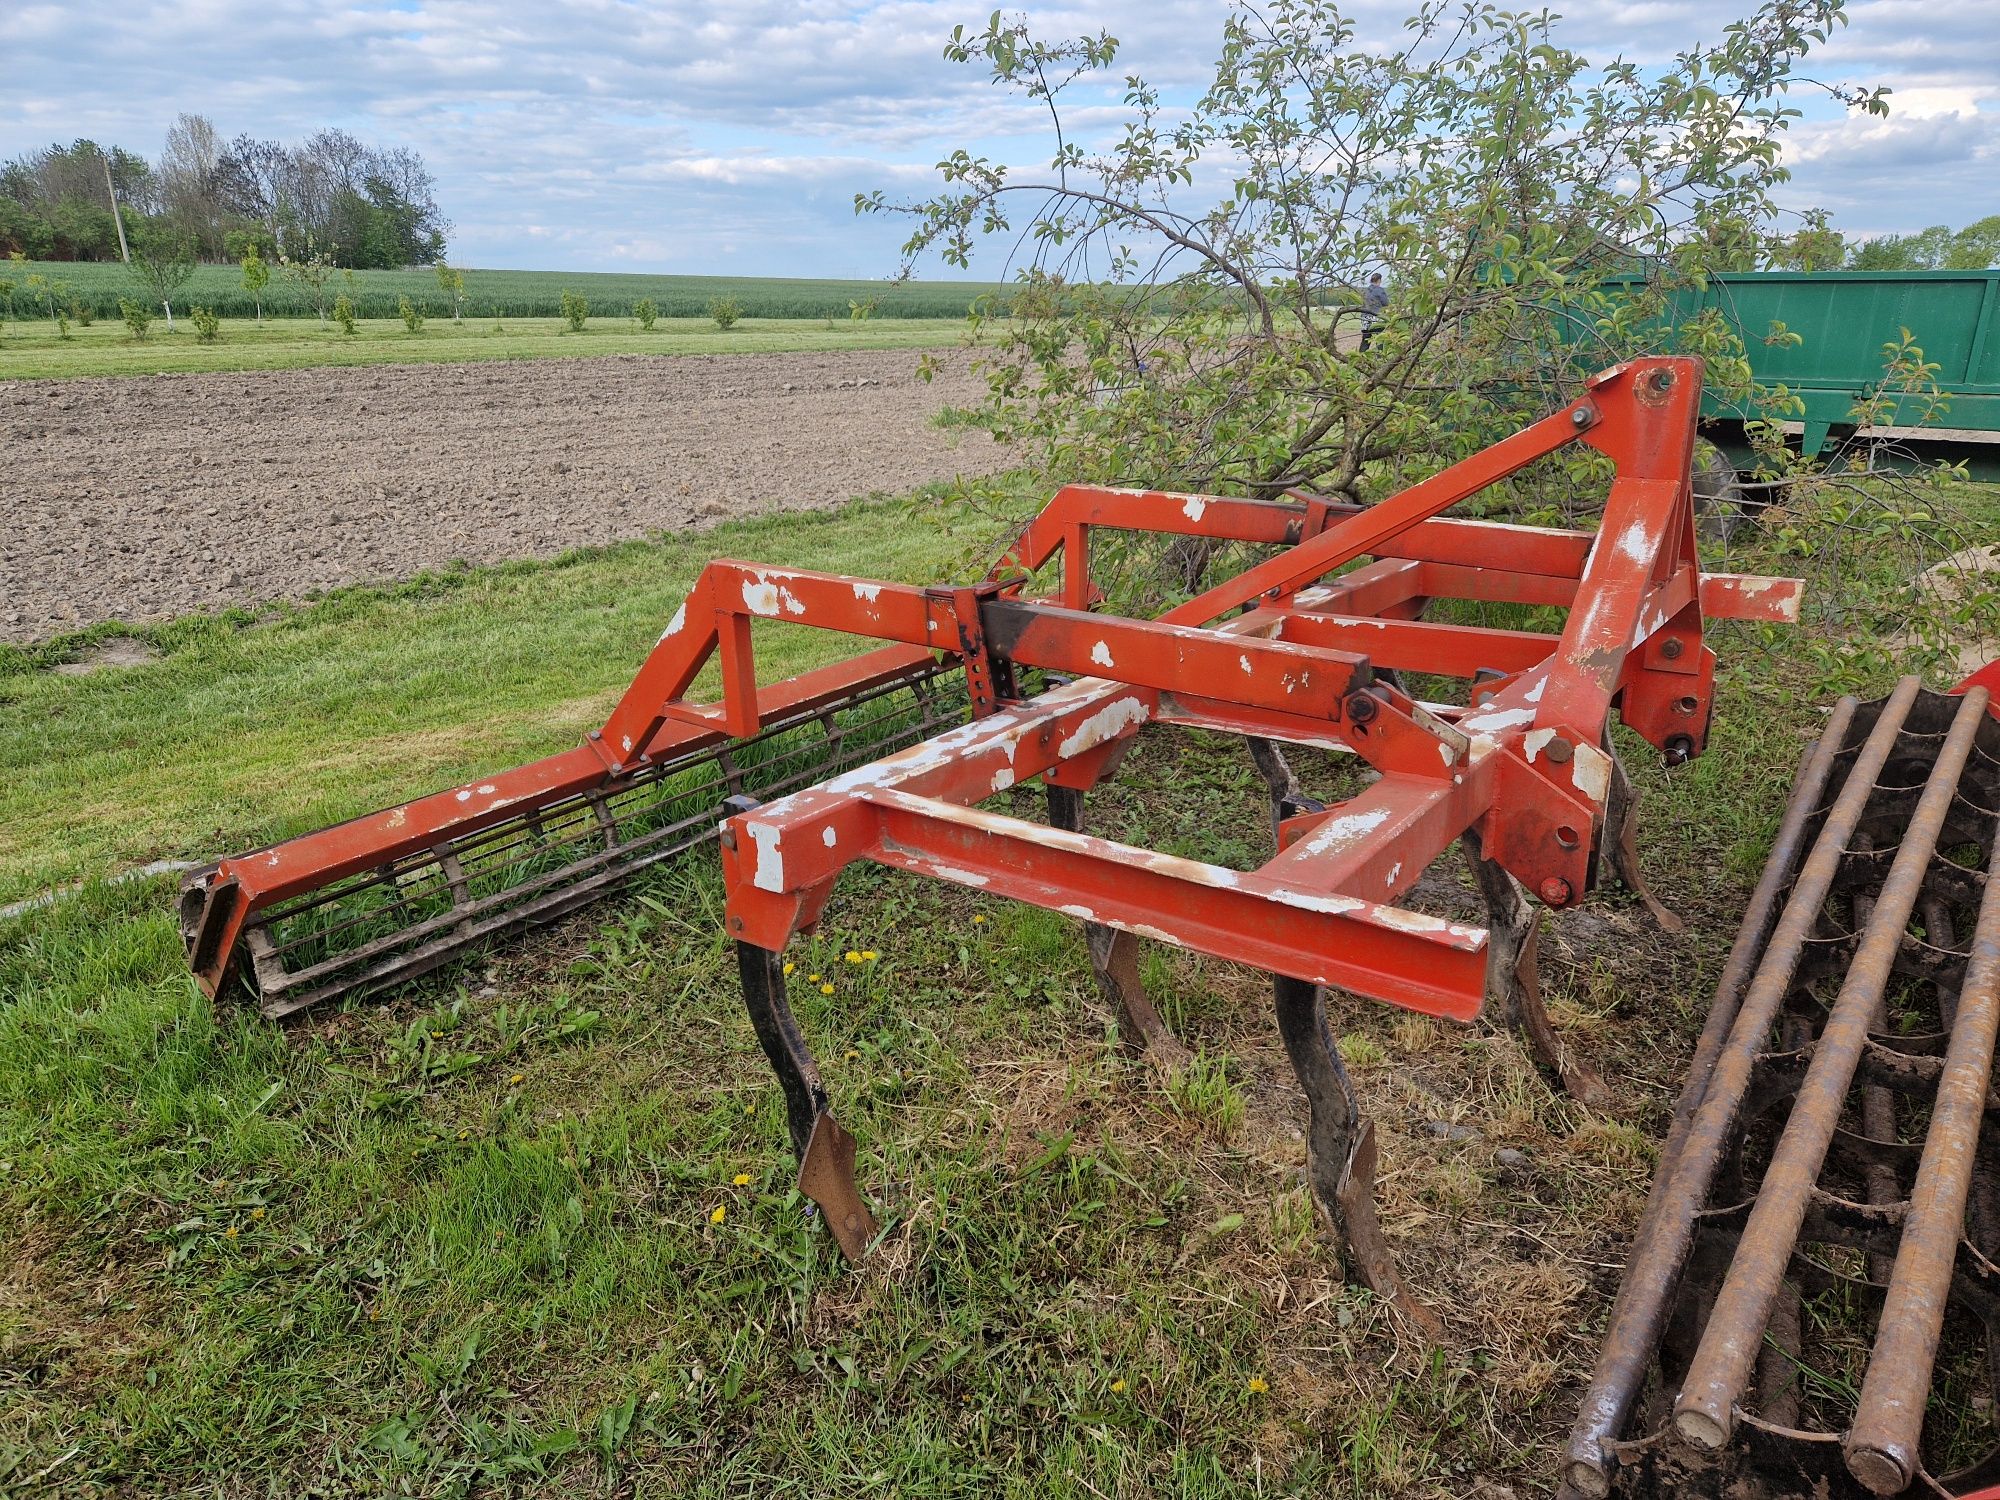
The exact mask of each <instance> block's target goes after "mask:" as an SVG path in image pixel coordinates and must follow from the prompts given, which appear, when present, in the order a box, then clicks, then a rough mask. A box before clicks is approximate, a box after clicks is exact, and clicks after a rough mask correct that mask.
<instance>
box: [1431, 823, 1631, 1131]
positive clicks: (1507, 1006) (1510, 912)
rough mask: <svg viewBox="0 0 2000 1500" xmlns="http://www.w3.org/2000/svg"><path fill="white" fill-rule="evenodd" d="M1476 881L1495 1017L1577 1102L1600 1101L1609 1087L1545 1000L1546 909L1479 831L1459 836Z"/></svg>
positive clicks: (1488, 988) (1489, 1000)
mask: <svg viewBox="0 0 2000 1500" xmlns="http://www.w3.org/2000/svg"><path fill="white" fill-rule="evenodd" d="M1459 843H1460V845H1461V846H1462V847H1463V848H1464V850H1465V859H1466V864H1467V865H1468V866H1469V867H1470V869H1471V871H1472V880H1473V884H1474V885H1476V886H1478V888H1479V895H1480V899H1481V900H1482V901H1484V902H1485V904H1486V933H1487V938H1486V942H1487V956H1486V1003H1487V1004H1488V1005H1489V1006H1492V1007H1493V1008H1494V1017H1493V1018H1494V1020H1495V1021H1496V1022H1497V1023H1498V1024H1499V1025H1501V1026H1503V1027H1506V1028H1507V1029H1508V1030H1511V1031H1513V1032H1515V1033H1516V1034H1517V1035H1518V1036H1519V1037H1520V1038H1521V1040H1522V1042H1523V1043H1524V1044H1525V1045H1526V1046H1527V1049H1528V1055H1529V1056H1530V1057H1532V1058H1533V1059H1534V1060H1535V1062H1536V1063H1537V1064H1538V1065H1539V1066H1540V1067H1541V1068H1542V1069H1543V1070H1544V1071H1545V1072H1547V1073H1548V1074H1550V1075H1551V1076H1552V1077H1554V1078H1556V1079H1558V1080H1560V1082H1561V1083H1562V1087H1563V1092H1564V1093H1566V1094H1568V1095H1569V1096H1570V1097H1571V1098H1572V1099H1574V1100H1576V1101H1577V1102H1578V1103H1579V1104H1584V1105H1589V1106H1592V1107H1596V1106H1599V1105H1602V1104H1603V1103H1604V1102H1605V1099H1606V1098H1607V1097H1608V1093H1609V1091H1608V1090H1607V1089H1606V1088H1605V1086H1604V1080H1603V1079H1602V1078H1600V1077H1599V1076H1598V1074H1597V1070H1596V1069H1594V1068H1592V1067H1591V1066H1590V1064H1589V1063H1587V1062H1585V1061H1584V1060H1583V1059H1582V1058H1581V1057H1579V1056H1578V1055H1577V1054H1576V1052H1575V1050H1574V1049H1572V1048H1570V1047H1566V1046H1564V1045H1563V1042H1562V1038H1561V1037H1559V1036H1557V1035H1556V1028H1555V1023H1554V1022H1552V1021H1550V1020H1549V1012H1548V1008H1547V1007H1546V1006H1544V1005H1543V1004H1542V971H1541V948H1542V913H1541V909H1540V908H1539V907H1537V906H1536V905H1535V904H1534V903H1533V902H1531V901H1529V899H1528V893H1527V892H1526V891H1525V890H1524V889H1522V886H1521V882H1520V881H1518V880H1516V879H1515V878H1514V877H1513V876H1512V875H1510V874H1508V873H1507V871H1506V870H1505V869H1504V868H1503V867H1502V866H1501V865H1500V864H1498V863H1497V862H1496V861H1494V860H1490V859H1488V858H1486V856H1485V852H1484V851H1483V850H1482V849H1481V848H1480V843H1479V834H1478V832H1477V830H1475V829H1470V828H1468V829H1467V830H1466V831H1465V832H1464V833H1463V834H1462V835H1461V836H1460V838H1459Z"/></svg>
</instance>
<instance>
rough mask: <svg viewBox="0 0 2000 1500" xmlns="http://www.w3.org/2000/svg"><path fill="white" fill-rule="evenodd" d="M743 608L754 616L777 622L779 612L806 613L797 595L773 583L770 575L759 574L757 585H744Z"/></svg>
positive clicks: (790, 613) (781, 585) (747, 583)
mask: <svg viewBox="0 0 2000 1500" xmlns="http://www.w3.org/2000/svg"><path fill="white" fill-rule="evenodd" d="M743 607H744V608H745V609H747V610H749V611H750V613H751V614H753V615H762V616H763V617H764V618H765V619H767V620H775V619H776V618H777V617H778V615H779V612H780V611H782V612H783V613H785V614H788V615H802V614H804V613H805V612H806V607H805V605H803V604H801V603H800V602H799V600H798V598H797V596H796V595H794V594H793V593H792V591H791V590H790V589H788V588H786V587H785V586H784V585H783V584H778V583H773V582H771V580H770V576H769V575H768V574H762V573H760V574H758V575H757V581H756V582H755V583H749V582H746V583H745V584H744V585H743Z"/></svg>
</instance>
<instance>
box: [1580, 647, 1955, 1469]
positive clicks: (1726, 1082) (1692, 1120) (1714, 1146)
mask: <svg viewBox="0 0 2000 1500" xmlns="http://www.w3.org/2000/svg"><path fill="white" fill-rule="evenodd" d="M1917 691H1918V684H1917V681H1916V679H1915V678H1909V679H1906V680H1905V681H1904V682H1902V683H1901V684H1899V685H1898V687H1897V689H1896V692H1895V693H1894V695H1893V696H1892V697H1891V698H1890V699H1889V701H1888V703H1887V704H1885V705H1884V706H1883V709H1882V712H1881V714H1880V716H1879V717H1878V718H1877V719H1876V721H1875V726H1874V728H1873V730H1872V732H1871V733H1870V734H1869V736H1868V739H1867V742H1866V743H1865V744H1864V745H1863V747H1862V750H1861V753H1860V755H1859V756H1858V757H1857V759H1856V761H1855V765H1854V767H1853V769H1852V771H1851V772H1850V773H1849V776H1848V779H1847V782H1846V784H1845V785H1844V786H1843V787H1842V789H1841V792H1840V794H1839V796H1838V798H1837V799H1836V800H1835V802H1834V805H1833V807H1832V809H1831V810H1830V811H1829V812H1828V813H1827V815H1826V819H1825V821H1824V823H1823V824H1822V826H1821V828H1820V832H1819V834H1818V836H1817V837H1816V838H1815V839H1814V841H1813V845H1812V850H1811V852H1810V853H1809V854H1808V855H1807V856H1806V859H1805V862H1804V864H1803V865H1802V867H1801V868H1800V871H1799V875H1798V878H1797V880H1796V882H1795V883H1794V885H1793V887H1792V892H1791V895H1790V897H1789V898H1788V899H1787V900H1786V902H1785V907H1784V910H1783V913H1782V914H1781V915H1780V916H1779V918H1778V921H1777V924H1776V926H1775V927H1774V929H1773V930H1772V933H1771V940H1770V945H1769V946H1768V947H1767V948H1766V949H1765V950H1764V954H1763V957H1762V960H1761V961H1760V962H1759V964H1758V966H1757V971H1756V973H1755V974H1754V975H1753V976H1752V977H1751V979H1750V982H1749V985H1748V987H1747V989H1746V990H1745V991H1744V994H1743V998H1742V1001H1741V1003H1740V1005H1738V1006H1737V1007H1736V1011H1735V1014H1734V1016H1733V1017H1732V1018H1731V1020H1730V1022H1729V1026H1728V1032H1727V1040H1726V1042H1725V1043H1724V1044H1723V1045H1722V1046H1721V1047H1720V1048H1719V1049H1718V1055H1717V1056H1716V1058H1715V1060H1714V1064H1713V1066H1712V1068H1711V1069H1710V1070H1709V1080H1708V1083H1707V1085H1706V1086H1705V1087H1704V1089H1703V1092H1702V1096H1701V1098H1700V1099H1699V1100H1698V1102H1697V1103H1696V1104H1695V1105H1694V1107H1693V1108H1692V1110H1691V1111H1690V1113H1689V1118H1688V1122H1687V1128H1686V1129H1685V1130H1684V1131H1683V1132H1682V1137H1681V1145H1680V1149H1679V1150H1678V1151H1676V1152H1675V1153H1674V1154H1673V1158H1672V1161H1671V1163H1670V1165H1671V1170H1668V1166H1669V1163H1666V1162H1663V1164H1662V1168H1661V1171H1660V1174H1659V1176H1658V1177H1657V1178H1656V1179H1655V1187H1654V1200H1653V1204H1651V1205H1649V1208H1653V1207H1656V1208H1657V1212H1656V1213H1655V1215H1654V1217H1653V1219H1652V1221H1651V1223H1650V1225H1647V1226H1645V1228H1646V1230H1647V1231H1648V1232H1645V1233H1643V1234H1642V1236H1641V1237H1640V1238H1639V1239H1637V1240H1635V1241H1634V1243H1633V1246H1632V1251H1631V1255H1630V1258H1629V1259H1628V1260H1627V1261H1626V1265H1625V1277H1624V1281H1623V1284H1622V1287H1621V1290H1620V1294H1619V1303H1618V1305H1617V1306H1616V1307H1614V1309H1613V1313H1612V1324H1611V1327H1610V1329H1609V1330H1608V1331H1607V1333H1606V1335H1605V1342H1604V1348H1603V1351H1602V1352H1601V1353H1600V1355H1599V1356H1598V1363H1597V1370H1596V1373H1595V1374H1594V1375H1593V1377H1592V1379H1591V1384H1590V1386H1589V1388H1588V1390H1587V1391H1586V1393H1585V1396H1584V1403H1583V1410H1582V1413H1581V1414H1580V1415H1579V1417H1578V1419H1577V1423H1576V1427H1575V1429H1574V1430H1573V1432H1572V1434H1571V1437H1570V1442H1569V1451H1568V1462H1567V1465H1566V1477H1567V1478H1568V1480H1569V1482H1570V1483H1571V1484H1572V1485H1574V1486H1575V1487H1576V1488H1577V1489H1578V1490H1580V1491H1581V1492H1582V1493H1583V1494H1585V1495H1587V1496H1591V1497H1594V1500H1601V1497H1603V1496H1606V1495H1609V1494H1610V1493H1611V1474H1612V1470H1613V1469H1614V1468H1615V1467H1616V1462H1617V1461H1616V1459H1615V1457H1614V1455H1613V1454H1612V1452H1611V1448H1610V1443H1611V1440H1612V1439H1614V1438H1616V1437H1617V1436H1618V1435H1619V1433H1620V1432H1622V1430H1623V1429H1624V1426H1625V1422H1626V1419H1627V1417H1628V1416H1629V1415H1630V1412H1631V1405H1632V1399H1633V1395H1634V1393H1635V1392H1636V1390H1637V1388H1638V1384H1639V1379H1640V1375H1641V1372H1642V1371H1643V1369H1644V1367H1645V1365H1646V1364H1647V1362H1648V1361H1649V1360H1650V1359H1651V1358H1652V1354H1653V1350H1654V1349H1655V1347H1656V1346H1657V1345H1658V1343H1659V1341H1660V1332H1661V1329H1662V1327H1663V1326H1664V1325H1665V1322H1666V1317H1667V1311H1668V1304H1669V1301H1670V1300H1671V1297H1672V1293H1673V1288H1674V1286H1675V1284H1676V1282H1677V1280H1678V1278H1679V1276H1680V1272H1681V1267H1682V1266H1683V1265H1684V1264H1685V1262H1686V1260H1687V1255H1688V1251H1689V1250H1690V1249H1691V1248H1692V1245H1693V1241H1694V1225H1695V1218H1696V1216H1697V1215H1698V1214H1699V1213H1700V1212H1701V1209H1702V1204H1703V1202H1704V1200H1705V1199H1706V1197H1707V1195H1708V1190H1709V1187H1710V1184H1711V1183H1712V1182H1713V1180H1714V1176H1715V1171H1716V1168H1717V1167H1718V1166H1719V1165H1720V1163H1721V1159H1722V1153H1723V1147H1724V1143H1725V1141H1726V1139H1727V1137H1728V1135H1729V1131H1730V1128H1731V1126H1732V1124H1733V1122H1734V1116H1735V1109H1736V1102H1737V1101H1738V1100H1739V1099H1740V1098H1741V1097H1742V1094H1743V1091H1744V1090H1745V1089H1746V1088H1747V1087H1748V1086H1749V1082H1750V1072H1751V1068H1752V1065H1753V1063H1754V1061H1755V1058H1756V1054H1757V1051H1758V1049H1759V1047H1760V1046H1761V1045H1762V1043H1763V1040H1764V1037H1765V1035H1766V1034H1767V1033H1768V1032H1769V1031H1770V1029H1771V1025H1772V1023H1773V1022H1774V1021H1775V1020H1776V1018H1777V1014H1778V1009H1779V1007H1780V1006H1781V1005H1782V1004H1783V1003H1784V998H1785V992H1786V989H1787V988H1788V987H1789V985H1790V984H1791V979H1792V974H1793V972H1794V971H1795V970H1796V969H1797V967H1798V963H1799V958H1800V956H1801V954H1802V953H1803V951H1804V948H1805V944H1806V941H1807V939H1809V938H1810V937H1811V936H1812V934H1813V930H1814V928H1815V927H1816V926H1817V924H1818V921H1819V914H1820V907H1821V905H1822V904H1823V903H1824V902H1825V900H1826V897H1827V893H1828V892H1829V891H1830V890H1832V888H1833V881H1834V877H1835V876H1836V875H1837V874H1838V873H1839V871H1840V857H1841V853H1842V851H1843V850H1844V849H1845V848H1846V846H1847V842H1848V840H1849V839H1851V838H1852V837H1853V836H1854V831H1855V829H1856V828H1857V827H1858V826H1859V825H1860V821H1861V815H1862V812H1863V811H1864V810H1865V808H1866V807H1867V803H1868V794H1869V792H1870V790H1871V789H1872V788H1873V786H1874V782H1875V778H1876V777H1877V776H1878V775H1880V774H1881V770H1882V767H1883V765H1884V764H1885V763H1886V762H1887V761H1888V759H1889V752H1890V751H1891V750H1892V749H1894V748H1895V744H1896V736H1897V733H1898V731H1899V730H1900V729H1901V728H1902V724H1903V720H1904V719H1905V718H1906V717H1907V716H1908V714H1909V712H1910V707H1911V705H1912V704H1913V703H1915V702H1916V698H1917ZM1831 739H1832V737H1831V735H1828V736H1825V737H1823V740H1822V743H1829V742H1831ZM1830 764H1831V763H1830V762H1829V765H1830Z"/></svg>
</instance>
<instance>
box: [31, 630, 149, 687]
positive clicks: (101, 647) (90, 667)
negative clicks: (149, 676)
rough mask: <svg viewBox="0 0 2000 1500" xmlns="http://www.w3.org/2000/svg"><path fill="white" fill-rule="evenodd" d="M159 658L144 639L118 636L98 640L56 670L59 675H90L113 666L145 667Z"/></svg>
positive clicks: (61, 663)
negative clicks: (74, 658)
mask: <svg viewBox="0 0 2000 1500" xmlns="http://www.w3.org/2000/svg"><path fill="white" fill-rule="evenodd" d="M159 659H160V653H159V652H157V651H155V650H154V649H153V648H152V647H151V646H149V645H147V644H146V643H145V642H144V641H135V640H133V639H132V638H131V637H130V636H117V637H114V638H113V639H111V640H108V641H100V642H98V643H97V644H96V645H95V646H92V647H91V648H90V649H89V650H87V651H85V652H83V653H82V654H81V655H79V656H78V657H77V658H76V660H75V661H66V662H60V663H58V664H57V666H56V669H55V670H56V675H57V676H58V677H88V676H90V675H91V673H93V672H103V671H107V670H109V669H110V668H112V667H143V666H145V665H146V663H147V662H149V661H158V660H159Z"/></svg>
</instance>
